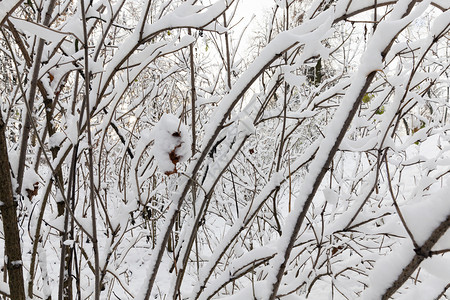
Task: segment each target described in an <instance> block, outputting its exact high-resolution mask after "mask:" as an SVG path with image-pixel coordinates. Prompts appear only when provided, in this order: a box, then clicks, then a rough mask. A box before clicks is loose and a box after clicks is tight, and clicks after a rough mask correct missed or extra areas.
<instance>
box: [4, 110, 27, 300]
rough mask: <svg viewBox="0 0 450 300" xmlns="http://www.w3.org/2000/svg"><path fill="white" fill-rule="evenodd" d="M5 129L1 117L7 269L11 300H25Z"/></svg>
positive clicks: (15, 203) (15, 205) (15, 204)
mask: <svg viewBox="0 0 450 300" xmlns="http://www.w3.org/2000/svg"><path fill="white" fill-rule="evenodd" d="M5 129H6V124H5V123H4V122H3V119H2V117H1V115H0V201H1V202H0V203H1V204H2V205H1V206H0V212H1V216H2V221H3V231H4V236H5V254H6V257H7V258H6V268H7V270H8V277H9V290H10V296H11V299H13V300H22V299H23V300H25V288H24V281H23V269H22V251H21V249H20V236H19V228H18V225H17V224H18V222H17V212H16V207H17V202H16V201H14V199H13V192H12V184H11V173H10V168H9V160H8V149H7V146H6V137H5Z"/></svg>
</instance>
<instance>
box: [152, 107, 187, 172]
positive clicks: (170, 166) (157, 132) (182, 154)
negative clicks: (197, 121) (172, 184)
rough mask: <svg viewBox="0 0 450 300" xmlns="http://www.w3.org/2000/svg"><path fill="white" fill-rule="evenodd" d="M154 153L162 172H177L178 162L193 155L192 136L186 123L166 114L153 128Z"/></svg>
mask: <svg viewBox="0 0 450 300" xmlns="http://www.w3.org/2000/svg"><path fill="white" fill-rule="evenodd" d="M152 135H153V137H154V139H155V144H154V146H153V155H154V156H155V159H156V162H157V164H158V167H159V169H160V171H161V172H163V173H164V174H166V175H171V174H174V173H177V166H176V165H177V163H182V162H184V161H186V160H187V159H188V158H189V157H190V156H191V138H190V136H189V131H188V129H187V127H186V125H185V124H183V123H182V122H181V121H180V120H179V119H178V118H177V117H176V116H175V115H173V114H164V115H163V116H162V117H161V119H160V120H159V121H158V123H157V124H156V125H155V127H154V128H153V130H152Z"/></svg>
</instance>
